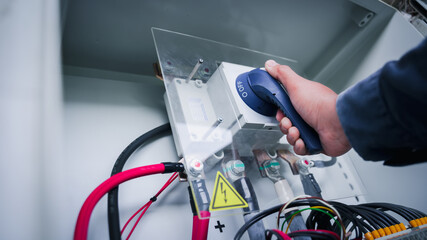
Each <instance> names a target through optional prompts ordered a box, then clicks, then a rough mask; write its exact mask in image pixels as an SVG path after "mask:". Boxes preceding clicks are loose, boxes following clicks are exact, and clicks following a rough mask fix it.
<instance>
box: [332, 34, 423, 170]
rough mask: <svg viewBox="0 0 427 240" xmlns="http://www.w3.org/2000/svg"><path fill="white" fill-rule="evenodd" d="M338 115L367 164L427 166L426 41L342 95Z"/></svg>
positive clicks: (338, 101)
mask: <svg viewBox="0 0 427 240" xmlns="http://www.w3.org/2000/svg"><path fill="white" fill-rule="evenodd" d="M337 112H338V117H339V119H340V122H341V124H342V126H343V128H344V131H345V133H346V135H347V137H348V139H349V141H350V143H351V145H352V146H353V148H354V149H355V150H356V152H357V153H358V154H359V155H360V156H361V157H362V158H364V159H365V160H374V161H379V160H385V162H384V164H385V165H407V164H412V163H417V162H422V161H426V160H427V39H424V41H423V42H422V43H421V44H420V45H419V46H418V47H416V48H415V49H413V50H411V51H409V52H408V53H406V54H405V55H404V56H403V57H402V58H401V59H399V60H398V61H392V62H388V63H387V64H386V65H384V67H383V68H381V69H380V70H378V71H377V72H375V73H374V74H372V75H371V76H370V77H368V78H367V79H365V80H363V81H361V82H359V83H357V84H356V85H354V86H353V87H351V88H349V89H347V90H346V91H344V92H343V93H341V94H340V95H339V97H338V100H337Z"/></svg>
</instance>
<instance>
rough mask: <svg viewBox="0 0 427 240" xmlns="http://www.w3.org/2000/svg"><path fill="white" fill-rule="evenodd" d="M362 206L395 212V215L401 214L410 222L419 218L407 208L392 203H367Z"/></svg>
mask: <svg viewBox="0 0 427 240" xmlns="http://www.w3.org/2000/svg"><path fill="white" fill-rule="evenodd" d="M361 205H362V206H367V207H374V208H380V209H386V210H389V211H392V212H395V213H397V214H399V215H400V216H402V217H403V218H405V219H406V220H407V221H408V222H409V221H411V220H413V219H416V218H417V217H416V214H415V213H413V212H411V211H409V210H408V209H407V208H406V207H403V206H400V205H396V204H391V203H365V204H361Z"/></svg>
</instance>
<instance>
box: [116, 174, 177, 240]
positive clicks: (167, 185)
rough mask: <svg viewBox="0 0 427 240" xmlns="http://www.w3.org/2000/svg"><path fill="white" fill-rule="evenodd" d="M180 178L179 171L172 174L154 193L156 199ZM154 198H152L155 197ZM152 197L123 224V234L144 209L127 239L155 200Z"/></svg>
mask: <svg viewBox="0 0 427 240" xmlns="http://www.w3.org/2000/svg"><path fill="white" fill-rule="evenodd" d="M177 178H178V173H174V174H172V176H171V177H170V178H169V179H168V180H167V181H166V183H165V184H164V185H163V187H162V188H161V189H160V190H159V191H158V192H157V193H156V194H155V195H154V197H153V198H154V199H157V197H158V196H159V195H160V194H161V193H162V192H163V191H164V190H165V189H166V188H167V187H169V185H170V184H171V183H172V182H173V181H175V179H177ZM153 198H152V199H153ZM152 199H150V200H149V201H148V202H147V203H146V204H145V205H144V206H142V207H141V208H140V209H138V211H136V212H135V213H134V214H133V215H132V216H131V217H130V218H129V219H128V221H127V222H126V224H125V225H124V226H123V229H122V231H121V232H120V233H121V234H123V232H124V231H125V229H126V227H127V226H128V224H129V223H130V222H131V221H132V219H133V218H134V217H135V216H136V215H138V213H140V212H141V211H142V210H144V209H145V210H144V211H143V212H142V213H141V215H140V216H139V217H138V219H137V220H136V222H135V224H134V226H133V228H132V230H131V231H130V233H129V235H128V236H127V238H126V239H129V238H130V236H131V235H132V233H133V231H134V230H135V227H136V226H137V225H138V223H139V221H140V220H141V218H142V216H144V214H145V212H146V211H147V209H148V208H149V207H150V206H151V204H152V203H153V202H154V201H152Z"/></svg>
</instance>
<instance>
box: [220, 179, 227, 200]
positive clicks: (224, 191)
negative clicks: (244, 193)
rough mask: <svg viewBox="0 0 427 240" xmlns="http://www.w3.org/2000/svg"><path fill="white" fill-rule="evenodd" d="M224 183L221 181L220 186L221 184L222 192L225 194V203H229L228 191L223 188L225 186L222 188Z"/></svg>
mask: <svg viewBox="0 0 427 240" xmlns="http://www.w3.org/2000/svg"><path fill="white" fill-rule="evenodd" d="M222 184H223V183H222V182H221V183H220V186H221V193H222V194H224V202H225V203H227V192H226V190H225V189H224V190H223V188H222Z"/></svg>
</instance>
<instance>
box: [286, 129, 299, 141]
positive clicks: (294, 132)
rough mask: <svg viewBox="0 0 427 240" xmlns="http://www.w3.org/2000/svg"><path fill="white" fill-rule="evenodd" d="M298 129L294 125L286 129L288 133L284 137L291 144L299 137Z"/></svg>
mask: <svg viewBox="0 0 427 240" xmlns="http://www.w3.org/2000/svg"><path fill="white" fill-rule="evenodd" d="M299 137H300V136H299V131H298V128H296V127H291V128H289V129H288V135H286V139H287V140H288V143H289V144H291V145H295V142H296V141H297V140H298V138H299Z"/></svg>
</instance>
